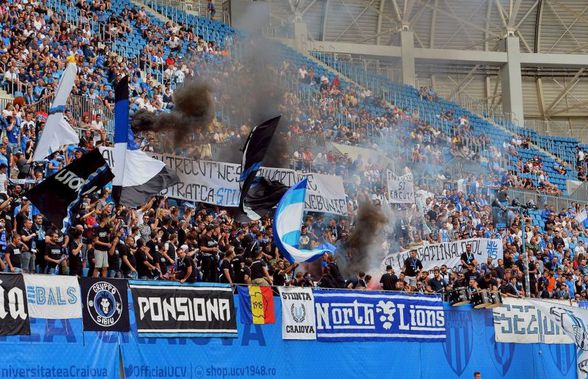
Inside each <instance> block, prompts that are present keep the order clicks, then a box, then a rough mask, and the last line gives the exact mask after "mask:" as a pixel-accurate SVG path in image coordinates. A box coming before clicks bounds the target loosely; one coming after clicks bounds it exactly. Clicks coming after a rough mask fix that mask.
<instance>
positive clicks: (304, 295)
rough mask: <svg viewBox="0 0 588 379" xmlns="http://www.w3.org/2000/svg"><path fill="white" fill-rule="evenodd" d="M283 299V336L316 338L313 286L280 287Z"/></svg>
mask: <svg viewBox="0 0 588 379" xmlns="http://www.w3.org/2000/svg"><path fill="white" fill-rule="evenodd" d="M279 291H280V299H281V300H282V338H283V339H285V340H315V339H316V329H315V311H314V296H313V294H312V289H311V288H301V287H279Z"/></svg>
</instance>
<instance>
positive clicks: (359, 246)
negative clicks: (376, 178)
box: [344, 198, 388, 275]
mask: <svg viewBox="0 0 588 379" xmlns="http://www.w3.org/2000/svg"><path fill="white" fill-rule="evenodd" d="M387 223H388V217H387V216H386V214H385V213H384V211H383V210H382V208H381V207H379V206H377V205H375V204H373V203H372V202H371V201H370V200H369V199H368V198H363V199H362V200H361V201H360V203H359V207H358V210H357V216H356V219H355V228H354V229H353V232H352V233H351V235H350V236H349V239H348V240H347V243H346V248H347V255H348V256H350V260H349V263H348V264H347V265H346V267H345V268H344V271H345V274H346V275H352V274H355V273H357V272H358V271H365V270H366V268H368V266H370V265H371V262H372V261H373V258H374V257H372V255H373V249H374V247H375V245H377V240H379V239H380V238H378V237H381V233H380V232H381V231H382V230H383V228H384V226H385V225H386V224H387Z"/></svg>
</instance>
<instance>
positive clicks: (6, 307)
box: [0, 274, 31, 336]
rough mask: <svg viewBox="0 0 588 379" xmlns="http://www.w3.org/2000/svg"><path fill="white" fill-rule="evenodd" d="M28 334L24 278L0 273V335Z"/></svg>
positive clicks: (29, 332)
mask: <svg viewBox="0 0 588 379" xmlns="http://www.w3.org/2000/svg"><path fill="white" fill-rule="evenodd" d="M30 334H31V324H30V317H29V310H28V305H27V290H26V287H25V283H24V278H23V276H22V275H20V274H18V275H15V274H0V336H16V335H21V336H22V335H25V336H28V335H30Z"/></svg>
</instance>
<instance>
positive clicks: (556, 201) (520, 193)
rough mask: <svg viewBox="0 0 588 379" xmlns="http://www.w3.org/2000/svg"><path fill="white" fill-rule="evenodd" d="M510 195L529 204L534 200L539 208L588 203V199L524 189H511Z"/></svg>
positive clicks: (564, 206) (560, 207)
mask: <svg viewBox="0 0 588 379" xmlns="http://www.w3.org/2000/svg"><path fill="white" fill-rule="evenodd" d="M508 196H509V197H510V199H516V200H517V201H518V202H519V203H521V204H527V203H528V202H529V201H533V203H535V205H536V206H537V208H538V209H540V208H543V207H544V206H545V205H546V204H547V205H549V206H552V207H554V208H555V209H556V210H561V209H563V208H566V209H567V208H569V207H574V206H575V205H576V204H579V205H580V206H582V207H584V206H585V205H587V204H588V201H583V200H577V199H572V198H570V197H565V196H551V195H546V194H542V193H538V192H537V191H531V190H522V189H509V190H508Z"/></svg>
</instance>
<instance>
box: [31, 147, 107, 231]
mask: <svg viewBox="0 0 588 379" xmlns="http://www.w3.org/2000/svg"><path fill="white" fill-rule="evenodd" d="M113 176H114V175H113V174H112V172H111V171H110V168H109V167H108V163H106V161H105V160H104V158H103V157H102V154H101V153H100V151H98V149H94V150H92V151H91V152H89V153H87V154H84V155H83V156H82V157H81V158H79V159H76V160H74V161H73V162H72V163H70V164H69V165H67V166H65V167H64V168H62V169H61V170H59V171H57V173H55V174H54V175H51V176H50V177H48V178H47V179H45V180H43V181H42V182H41V183H39V184H38V185H36V186H35V187H33V188H31V189H30V190H29V191H28V192H27V193H26V194H25V196H26V197H27V198H28V199H29V200H31V201H32V202H33V204H35V206H36V207H37V208H39V209H40V210H41V212H43V214H44V215H45V216H46V217H47V219H49V220H50V221H51V222H53V223H54V224H55V225H63V229H64V230H67V228H68V226H69V225H70V223H71V221H72V220H73V217H74V212H75V211H76V208H77V206H78V205H79V204H80V202H81V200H82V198H83V197H84V196H85V195H90V194H92V193H93V192H96V191H98V190H100V189H101V188H102V187H104V186H105V185H106V184H107V183H108V182H110V181H111V180H112V178H113Z"/></svg>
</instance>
